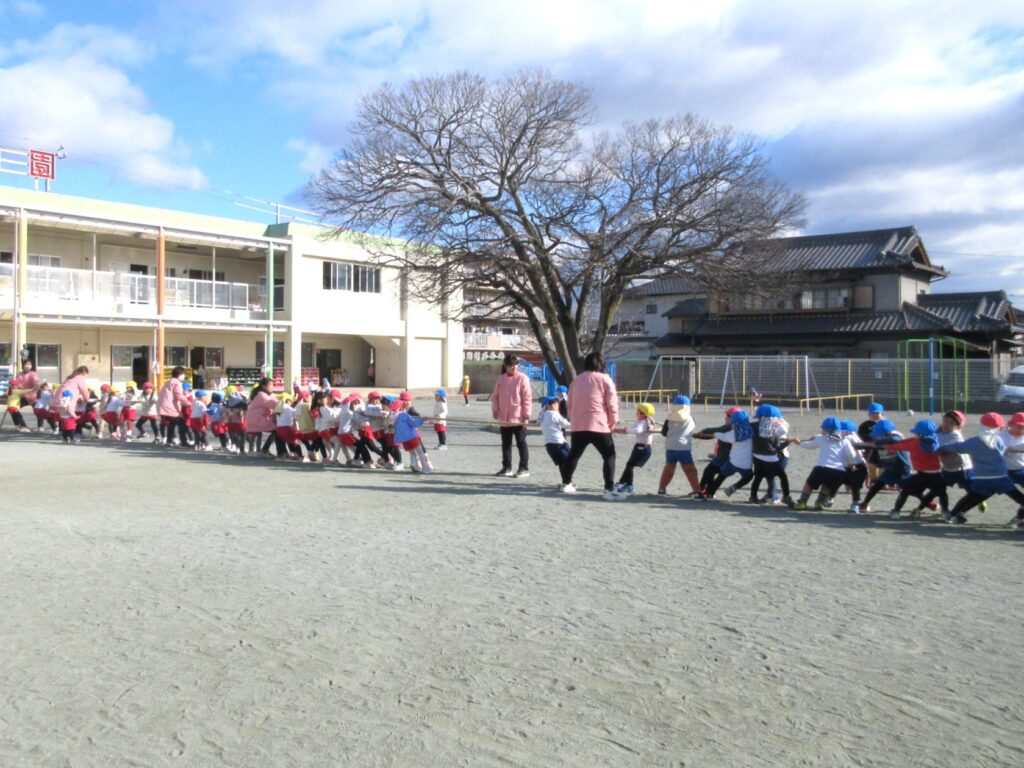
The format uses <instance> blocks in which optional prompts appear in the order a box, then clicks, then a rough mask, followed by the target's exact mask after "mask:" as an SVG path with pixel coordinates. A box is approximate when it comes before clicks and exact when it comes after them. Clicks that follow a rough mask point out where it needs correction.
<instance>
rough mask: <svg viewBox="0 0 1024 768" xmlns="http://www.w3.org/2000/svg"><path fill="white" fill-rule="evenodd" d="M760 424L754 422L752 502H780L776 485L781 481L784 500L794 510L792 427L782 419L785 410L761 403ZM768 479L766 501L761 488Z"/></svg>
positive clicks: (755, 412)
mask: <svg viewBox="0 0 1024 768" xmlns="http://www.w3.org/2000/svg"><path fill="white" fill-rule="evenodd" d="M754 415H755V416H756V417H757V421H755V422H754V423H753V427H754V441H753V462H754V482H753V484H752V485H751V486H750V503H751V504H765V503H768V502H769V501H771V502H772V503H775V501H776V499H775V496H774V491H773V489H772V483H773V482H774V481H775V480H778V481H779V486H780V488H781V490H782V501H783V502H784V503H785V504H787V505H789V506H790V507H792V506H795V502H794V501H793V499H791V498H790V495H789V475H787V474H786V465H787V462H788V459H789V457H788V455H787V454H786V446H787V445H788V444H789V424H788V423H787V422H786V420H785V419H784V418H783V417H782V411H781V410H779V408H778V407H777V406H774V405H769V404H767V403H761V405H759V406H757V410H756V411H754ZM765 479H767V480H768V493H767V495H766V496H765V497H764V498H759V497H758V495H757V493H758V490H759V489H760V487H761V481H762V480H765Z"/></svg>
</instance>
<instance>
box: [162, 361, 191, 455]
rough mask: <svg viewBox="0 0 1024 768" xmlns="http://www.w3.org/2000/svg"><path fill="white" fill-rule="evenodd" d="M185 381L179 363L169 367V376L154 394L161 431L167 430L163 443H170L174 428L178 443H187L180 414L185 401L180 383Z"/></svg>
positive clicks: (172, 438)
mask: <svg viewBox="0 0 1024 768" xmlns="http://www.w3.org/2000/svg"><path fill="white" fill-rule="evenodd" d="M183 381H185V369H184V368H182V367H181V366H180V365H176V366H174V368H172V369H171V377H170V378H169V379H168V380H167V381H166V382H165V383H164V385H163V386H162V387H161V388H160V392H159V393H158V394H157V396H156V414H157V416H159V417H160V429H161V433H162V432H163V430H164V429H166V430H167V436H166V440H165V441H164V445H172V444H173V441H174V430H175V428H177V430H178V445H183V446H184V445H188V433H187V432H186V431H185V419H184V418H183V417H182V415H181V407H182V405H184V403H185V392H184V390H183V389H182V387H181V383H182V382H183Z"/></svg>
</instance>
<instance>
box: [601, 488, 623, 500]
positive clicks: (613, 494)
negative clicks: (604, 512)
mask: <svg viewBox="0 0 1024 768" xmlns="http://www.w3.org/2000/svg"><path fill="white" fill-rule="evenodd" d="M601 498H602V499H604V500H605V501H622V499H623V498H624V497H623V496H622V494H620V493H618V492H617V491H615V490H611V491H605V492H604V493H602V494H601Z"/></svg>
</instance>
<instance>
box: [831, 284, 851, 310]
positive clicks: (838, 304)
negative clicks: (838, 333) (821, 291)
mask: <svg viewBox="0 0 1024 768" xmlns="http://www.w3.org/2000/svg"><path fill="white" fill-rule="evenodd" d="M849 305H850V290H849V288H829V289H828V308H829V309H846V308H847V307H848V306H849Z"/></svg>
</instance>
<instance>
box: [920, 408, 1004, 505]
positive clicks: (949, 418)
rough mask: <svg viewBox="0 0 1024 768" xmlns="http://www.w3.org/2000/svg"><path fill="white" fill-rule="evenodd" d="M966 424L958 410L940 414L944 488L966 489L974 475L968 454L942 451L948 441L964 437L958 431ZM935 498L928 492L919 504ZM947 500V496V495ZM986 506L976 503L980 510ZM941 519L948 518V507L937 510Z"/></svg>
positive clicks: (940, 447)
mask: <svg viewBox="0 0 1024 768" xmlns="http://www.w3.org/2000/svg"><path fill="white" fill-rule="evenodd" d="M966 424H967V417H966V416H965V415H964V414H963V413H961V412H960V411H946V413H945V414H943V416H942V422H941V423H940V424H939V432H938V435H937V437H938V440H939V461H940V462H941V463H942V480H943V482H944V484H945V486H946V488H952V487H953V486H958V487H959V488H962V489H963V490H965V491H966V490H968V489H969V488H970V485H971V478H972V477H973V476H974V470H973V469H972V466H971V458H970V456H967V455H964V454H959V453H945V452H943V451H942V448H943V447H944V446H947V445H949V444H950V443H959V442H960V441H961V440H963V439H964V436H963V434H962V433H961V432H960V428H961V427H963V426H964V425H966ZM933 498H935V494H932V493H928V494H926V495H925V496H924V498H922V499H921V506H930V505H931V501H932V499H933ZM947 501H948V496H947ZM987 507H988V503H987V502H984V501H983V502H981V504H979V505H978V509H980V510H981V511H982V512H984V511H985V509H986V508H987ZM939 512H940V514H941V515H942V519H943V520H948V519H949V517H950V515H949V508H948V507H942V508H941V509H940V510H939Z"/></svg>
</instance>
